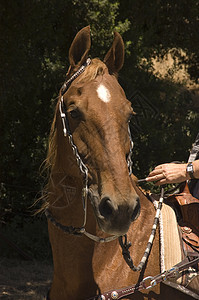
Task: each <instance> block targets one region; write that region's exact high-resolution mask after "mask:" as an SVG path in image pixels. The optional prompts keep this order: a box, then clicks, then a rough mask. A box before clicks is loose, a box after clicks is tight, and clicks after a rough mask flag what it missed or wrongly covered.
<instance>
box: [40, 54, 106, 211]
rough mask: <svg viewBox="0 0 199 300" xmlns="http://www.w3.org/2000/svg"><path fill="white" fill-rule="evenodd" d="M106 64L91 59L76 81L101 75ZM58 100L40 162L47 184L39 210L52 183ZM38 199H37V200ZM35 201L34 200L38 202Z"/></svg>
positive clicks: (45, 200) (84, 80) (85, 80)
mask: <svg viewBox="0 0 199 300" xmlns="http://www.w3.org/2000/svg"><path fill="white" fill-rule="evenodd" d="M106 69H107V66H106V65H105V64H104V63H103V62H102V61H101V60H100V59H98V58H94V59H92V62H91V64H90V65H89V66H87V67H86V69H85V71H84V72H83V73H82V74H81V75H80V76H79V77H78V78H77V79H76V82H77V83H85V82H90V81H92V80H94V79H95V78H96V77H97V76H99V75H103V74H104V73H105V70H106ZM59 101H60V95H59V96H58V102H57V105H56V108H55V113H54V118H53V122H52V125H51V129H50V135H49V140H48V152H47V157H46V159H45V160H44V162H43V164H42V173H46V174H47V175H46V176H47V178H46V180H47V184H46V186H45V187H44V189H43V195H42V196H41V198H40V199H39V200H41V199H42V200H43V205H42V208H41V209H40V210H39V212H41V211H43V210H45V208H46V207H47V206H48V202H49V201H48V198H49V192H48V190H49V184H50V181H51V183H52V184H53V178H52V176H51V174H52V172H53V168H54V166H55V164H56V160H57V148H58V143H59V140H58V128H57V116H58V113H59ZM64 176H65V175H64ZM39 200H38V201H39ZM38 201H36V202H38Z"/></svg>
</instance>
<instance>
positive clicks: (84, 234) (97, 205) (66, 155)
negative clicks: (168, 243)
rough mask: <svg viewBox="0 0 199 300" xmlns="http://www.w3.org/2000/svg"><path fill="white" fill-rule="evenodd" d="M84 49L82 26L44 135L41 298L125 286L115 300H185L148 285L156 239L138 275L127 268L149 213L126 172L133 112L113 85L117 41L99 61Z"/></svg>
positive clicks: (59, 299)
mask: <svg viewBox="0 0 199 300" xmlns="http://www.w3.org/2000/svg"><path fill="white" fill-rule="evenodd" d="M90 47H91V39H90V27H89V26H87V27H85V28H83V29H81V30H80V31H79V32H78V33H77V35H76V36H75V38H74V40H73V42H72V44H71V46H70V49H69V62H70V67H69V70H68V72H67V75H66V81H65V83H64V84H63V86H62V87H61V89H60V92H59V97H58V102H57V106H56V108H55V115H54V120H53V122H52V127H51V132H50V138H49V150H48V155H47V159H46V165H47V167H48V169H49V179H48V184H47V187H46V201H45V210H46V215H47V217H48V231H49V239H50V243H51V248H52V254H53V264H54V274H53V280H52V285H51V288H50V291H49V293H48V298H47V299H50V300H69V299H70V300H86V299H102V300H103V299H121V295H120V292H121V290H122V289H123V288H124V287H129V286H131V285H132V283H133V284H134V287H133V289H134V293H133V294H132V293H131V294H130V293H129V291H128V289H127V290H126V291H127V292H126V294H125V293H123V296H122V299H168V298H169V297H170V298H171V299H181V300H183V299H188V298H187V295H185V296H184V295H181V293H180V296H178V293H179V292H178V291H175V290H173V289H172V288H170V287H168V286H166V285H164V284H162V283H160V284H156V285H151V284H150V282H151V280H150V279H151V278H154V276H156V275H157V274H160V273H161V271H160V260H159V253H160V246H159V235H158V234H156V235H155V236H154V241H153V247H152V249H150V255H149V256H147V258H146V259H145V262H144V263H143V265H142V267H141V268H137V272H134V271H133V270H132V268H130V267H129V263H127V262H129V261H131V262H132V261H133V263H134V264H135V265H138V264H139V262H140V260H142V255H143V253H145V248H146V245H147V241H148V237H149V236H150V234H151V228H152V226H153V218H154V217H155V209H154V205H153V203H152V202H151V201H149V199H148V198H147V197H146V196H145V194H144V193H143V191H142V190H141V189H140V187H139V186H138V184H137V182H136V178H135V176H134V175H133V174H132V161H131V155H132V148H133V142H132V138H131V133H130V128H129V121H130V119H131V117H132V116H133V115H134V111H133V109H132V107H131V103H130V102H129V101H128V100H127V98H126V95H125V93H124V91H123V89H122V87H121V86H120V84H119V83H118V72H119V71H120V69H121V68H122V66H123V63H124V42H123V40H122V37H121V35H120V34H119V33H117V32H115V33H114V40H113V43H112V46H111V48H110V49H109V51H108V52H107V54H106V55H105V58H104V61H103V62H102V61H101V60H100V59H98V58H94V59H91V58H89V55H88V53H89V50H90ZM87 200H88V201H87ZM119 237H120V239H119ZM119 241H120V242H119ZM128 241H130V242H131V243H132V247H131V251H130V250H129V248H130V243H129V242H128ZM130 252H131V253H130ZM122 253H123V255H124V257H125V254H126V255H127V256H126V260H125V259H123V255H122ZM129 253H130V255H131V256H132V257H133V260H132V259H131V258H130V256H128V255H129ZM135 269H136V268H135ZM140 283H141V285H142V289H140ZM115 289H117V290H115ZM129 290H130V288H129ZM107 291H111V292H110V293H107V294H106V292H107ZM119 295H120V298H119ZM91 297H93V298H91ZM124 297H125V298H124Z"/></svg>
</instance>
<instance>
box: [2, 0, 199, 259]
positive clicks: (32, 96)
mask: <svg viewBox="0 0 199 300" xmlns="http://www.w3.org/2000/svg"><path fill="white" fill-rule="evenodd" d="M198 15H199V3H198V1H195V0H189V1H188V0H179V1H173V0H172V1H171V0H170V1H163V0H151V1H146V0H120V1H116V0H112V1H111V0H102V1H97V0H84V1H78V0H72V1H71V0H70V1H69V0H40V1H39V0H26V1H25V0H10V1H7V0H1V1H0V39H1V46H0V86H1V89H0V93H1V95H0V157H1V159H0V254H1V255H7V256H11V257H12V256H17V255H19V251H18V250H17V249H15V248H14V246H13V245H10V243H9V242H13V243H14V245H17V246H19V247H20V249H22V250H24V251H25V252H26V253H27V254H28V255H30V256H31V257H35V258H38V259H45V258H48V257H50V250H49V244H48V237H47V228H46V221H45V218H44V216H36V217H33V216H32V214H33V212H34V210H35V209H36V208H38V207H39V206H40V204H37V206H36V207H31V205H32V204H33V203H34V201H35V200H37V199H38V198H39V197H40V196H41V191H42V187H43V185H44V184H45V176H41V174H40V166H41V164H42V162H43V161H44V159H45V157H46V150H47V144H48V135H49V130H50V125H51V122H52V117H53V112H54V107H55V104H56V100H55V99H56V97H57V94H58V91H59V88H60V87H61V85H62V83H63V81H64V78H65V73H66V71H67V68H68V66H69V64H68V49H69V47H70V44H71V42H72V40H73V38H74V36H75V34H76V33H77V32H78V31H79V30H80V29H81V28H82V27H84V26H87V25H89V24H90V26H91V30H92V50H91V53H90V54H91V56H92V57H95V56H97V57H100V58H101V59H103V57H104V55H105V53H106V52H107V51H108V49H109V47H110V46H111V43H112V39H113V34H112V32H113V31H114V30H117V31H118V32H120V34H121V35H122V36H123V39H124V42H125V47H126V54H125V65H124V67H123V69H122V70H121V72H120V76H119V81H120V83H121V85H122V87H123V88H124V90H125V92H126V95H127V97H128V98H129V99H130V100H131V102H132V106H133V108H134V110H135V111H136V112H137V115H136V116H135V117H134V119H133V120H132V124H131V130H132V136H133V140H134V143H135V146H134V152H133V162H134V167H133V171H134V174H135V175H136V176H138V177H139V178H143V177H144V176H146V175H147V174H148V172H149V171H150V170H151V169H152V168H153V167H154V166H155V165H157V164H159V163H163V162H171V161H176V160H178V161H187V158H188V155H189V150H190V148H191V145H192V143H193V142H194V139H195V136H196V134H197V132H198V129H199V118H198V112H199V100H198V96H197V95H198V94H197V93H198V85H197V84H198V61H199V60H198V54H199V51H198V49H199V48H198V46H199V34H198V33H199V24H198V21H197V20H198ZM168 52H169V53H170V55H171V56H169V57H170V59H171V57H172V58H173V65H172V66H171V67H170V68H169V70H168V72H166V75H165V76H163V74H162V73H161V72H159V69H157V68H155V67H154V64H153V61H154V59H155V58H156V62H157V61H160V62H162V64H163V68H164V66H165V69H166V65H164V63H165V60H163V61H162V59H163V58H164V59H165V57H168ZM179 70H184V73H185V74H186V76H185V77H184V78H180V79H179V80H175V74H176V72H177V71H179ZM150 188H151V189H152V188H153V187H152V186H150ZM2 241H3V242H2ZM22 256H23V255H22Z"/></svg>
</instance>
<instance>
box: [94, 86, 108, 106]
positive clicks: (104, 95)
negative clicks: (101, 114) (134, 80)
mask: <svg viewBox="0 0 199 300" xmlns="http://www.w3.org/2000/svg"><path fill="white" fill-rule="evenodd" d="M97 94H98V97H99V98H100V99H101V100H102V101H103V102H105V103H107V102H109V101H110V100H111V95H110V93H109V90H108V89H107V88H106V87H105V86H104V85H103V84H100V85H99V86H98V88H97Z"/></svg>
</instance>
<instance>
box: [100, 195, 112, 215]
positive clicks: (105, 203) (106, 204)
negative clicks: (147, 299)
mask: <svg viewBox="0 0 199 300" xmlns="http://www.w3.org/2000/svg"><path fill="white" fill-rule="evenodd" d="M113 210H114V208H113V205H112V203H111V200H110V199H109V198H108V197H105V198H103V199H102V201H101V203H100V205H99V211H100V214H101V216H103V217H104V218H109V217H110V216H111V215H112V214H113Z"/></svg>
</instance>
